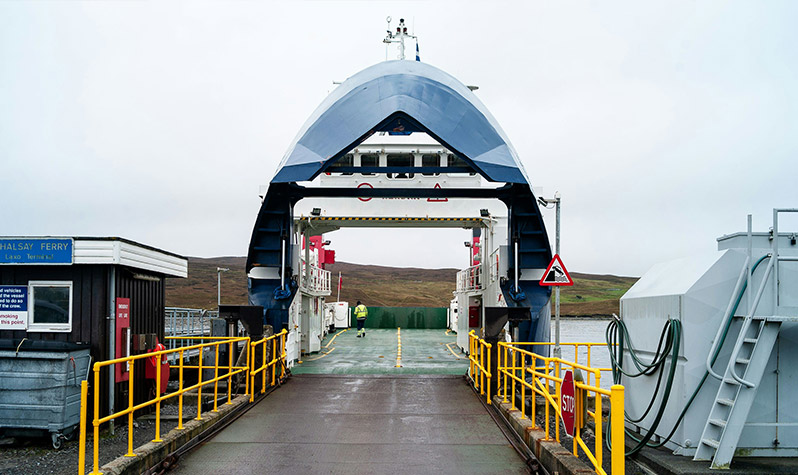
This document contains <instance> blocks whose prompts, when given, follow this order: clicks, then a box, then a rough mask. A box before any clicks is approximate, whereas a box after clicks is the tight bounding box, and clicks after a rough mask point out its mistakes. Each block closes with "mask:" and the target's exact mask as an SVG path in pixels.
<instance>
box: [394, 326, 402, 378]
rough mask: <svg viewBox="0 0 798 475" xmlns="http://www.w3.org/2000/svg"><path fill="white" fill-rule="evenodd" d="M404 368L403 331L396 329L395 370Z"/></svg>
mask: <svg viewBox="0 0 798 475" xmlns="http://www.w3.org/2000/svg"><path fill="white" fill-rule="evenodd" d="M401 367H402V329H401V328H399V327H397V328H396V366H395V368H401Z"/></svg>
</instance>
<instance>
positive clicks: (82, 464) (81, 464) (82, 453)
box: [78, 379, 89, 475]
mask: <svg viewBox="0 0 798 475" xmlns="http://www.w3.org/2000/svg"><path fill="white" fill-rule="evenodd" d="M88 400H89V382H88V381H86V380H85V379H84V380H83V381H81V382H80V439H79V441H80V445H79V446H78V475H83V474H85V473H86V410H87V409H88V407H86V406H88Z"/></svg>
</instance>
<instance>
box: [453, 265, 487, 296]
mask: <svg viewBox="0 0 798 475" xmlns="http://www.w3.org/2000/svg"><path fill="white" fill-rule="evenodd" d="M482 289H483V287H482V265H481V264H477V265H475V266H471V267H468V268H466V269H463V270H461V271H460V272H458V273H457V291H458V292H470V291H474V290H482Z"/></svg>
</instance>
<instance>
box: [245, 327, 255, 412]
mask: <svg viewBox="0 0 798 475" xmlns="http://www.w3.org/2000/svg"><path fill="white" fill-rule="evenodd" d="M247 366H248V367H249V369H248V370H247V389H248V392H249V402H253V401H254V400H255V342H254V341H251V342H250V343H249V345H248V347H247Z"/></svg>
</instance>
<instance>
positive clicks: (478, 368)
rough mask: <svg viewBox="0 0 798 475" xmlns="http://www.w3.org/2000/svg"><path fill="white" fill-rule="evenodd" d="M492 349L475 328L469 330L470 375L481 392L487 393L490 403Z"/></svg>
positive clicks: (486, 398)
mask: <svg viewBox="0 0 798 475" xmlns="http://www.w3.org/2000/svg"><path fill="white" fill-rule="evenodd" d="M490 349H491V344H490V343H488V342H486V341H485V340H483V339H482V338H480V337H478V336H477V335H476V333H474V330H471V331H470V332H468V360H469V366H468V375H469V377H471V381H473V382H474V388H476V389H478V390H479V394H480V395H485V400H486V401H487V403H488V404H491V396H490V388H491V386H490V379H491V373H490ZM486 363H487V364H486Z"/></svg>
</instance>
